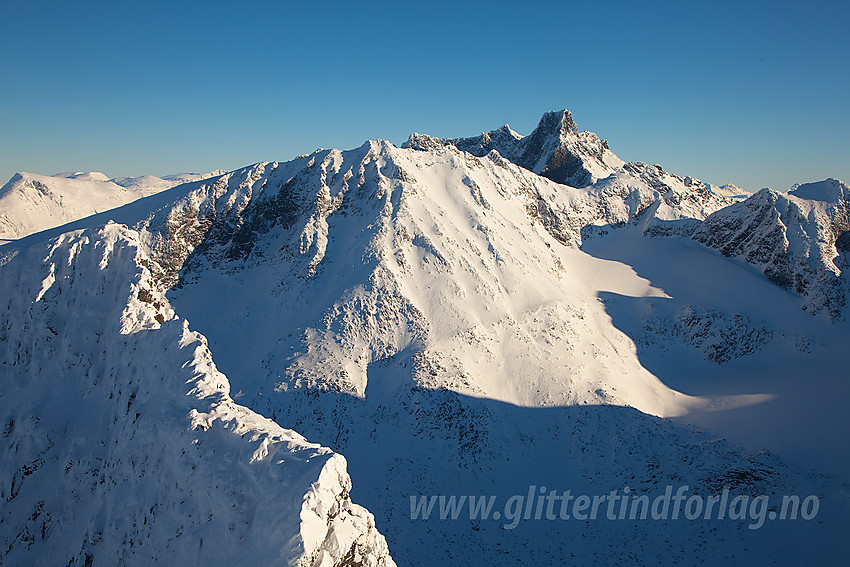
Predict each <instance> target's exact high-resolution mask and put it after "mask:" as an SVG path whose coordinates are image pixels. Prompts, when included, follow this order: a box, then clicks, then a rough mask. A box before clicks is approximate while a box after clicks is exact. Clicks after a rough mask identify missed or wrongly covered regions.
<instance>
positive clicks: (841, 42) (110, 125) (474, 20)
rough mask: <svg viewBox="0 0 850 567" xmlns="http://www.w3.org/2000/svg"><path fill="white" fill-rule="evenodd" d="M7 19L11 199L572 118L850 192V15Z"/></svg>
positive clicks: (197, 14) (628, 144)
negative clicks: (92, 176)
mask: <svg viewBox="0 0 850 567" xmlns="http://www.w3.org/2000/svg"><path fill="white" fill-rule="evenodd" d="M0 22H2V24H0V26H2V27H1V28H0V177H2V181H0V183H2V182H4V181H5V180H6V179H8V178H9V177H10V176H11V175H12V174H13V173H14V172H16V171H30V172H35V173H44V174H52V173H56V172H59V171H69V170H72V171H83V170H98V171H103V172H104V173H106V174H107V175H109V176H111V177H118V176H129V175H141V174H144V173H150V174H154V175H164V174H167V173H176V172H185V171H194V172H203V171H208V170H213V169H218V168H222V169H235V168H237V167H241V166H243V165H248V164H250V163H254V162H257V161H270V160H279V161H283V160H287V159H290V158H292V157H294V156H296V155H298V154H302V153H307V152H310V151H312V150H314V149H316V148H318V147H325V148H330V147H336V148H341V149H347V148H352V147H357V146H359V145H361V144H362V143H363V142H364V141H365V140H367V139H374V138H383V139H388V140H390V141H392V142H394V143H396V144H401V143H402V142H403V141H404V140H405V139H406V138H407V135H408V134H409V133H410V132H411V131H418V132H423V133H428V134H432V135H437V136H452V137H455V136H469V135H475V134H478V133H480V132H482V131H484V130H491V129H494V128H496V127H498V126H500V125H502V124H505V123H509V124H510V125H511V127H513V128H514V130H517V131H518V132H520V133H523V134H528V133H530V132H531V130H532V129H533V128H534V126H535V125H536V124H537V120H538V119H539V117H540V115H541V114H542V113H543V112H544V111H546V110H558V109H561V108H568V109H570V110H571V111H572V112H573V116H574V118H575V119H576V121H577V123H578V125H579V128H581V129H583V130H591V131H594V132H596V133H597V134H599V135H600V137H603V138H607V139H608V140H609V143H610V145H611V148H612V149H613V150H614V152H616V153H617V154H618V155H619V156H620V157H622V158H623V159H625V160H627V161H645V162H649V163H660V164H661V165H663V166H664V167H665V168H666V169H668V170H669V171H672V172H675V173H679V174H682V175H692V176H695V177H698V178H700V179H703V180H705V181H710V182H712V183H717V184H723V183H730V182H731V183H735V184H738V185H740V186H742V187H744V188H746V189H750V190H755V189H759V188H760V187H764V186H770V187H773V188H776V189H787V188H788V186H790V185H791V184H792V183H795V182H801V181H813V180H820V179H823V178H826V177H838V178H841V179H844V180H845V181H848V182H850V137H848V134H850V111H848V101H850V38H848V24H850V3H848V2H846V1H821V0H812V1H810V2H784V1H781V0H778V1H777V0H772V1H760V0H759V1H749V2H748V1H743V0H738V1H734V2H729V1H726V0H716V1H712V2H696V3H692V2H686V1H684V0H682V1H677V2H651V1H649V2H606V1H596V2H589V1H586V0H585V1H583V2H551V3H546V2H539V3H538V2H531V1H525V2H522V1H516V0H514V1H511V2H463V1H461V0H454V1H450V2H443V1H421V2H415V3H413V2H410V3H409V2H403V1H397V2H368V1H365V2H356V1H348V2H334V1H322V2H307V1H290V2H286V1H280V2H257V1H251V0H243V1H241V2H237V1H226V2H225V1H216V0H206V1H203V2H193V1H180V0H171V1H169V2H160V1H144V2H116V1H115V0H112V1H110V2H99V1H88V2H87V1H82V2H67V1H51V2H45V1H40V0H27V1H23V0H12V1H8V2H3V3H2V7H0Z"/></svg>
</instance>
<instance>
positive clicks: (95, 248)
mask: <svg viewBox="0 0 850 567" xmlns="http://www.w3.org/2000/svg"><path fill="white" fill-rule="evenodd" d="M150 265H151V260H150V258H149V257H148V256H147V255H146V253H145V251H144V246H143V244H142V243H141V241H140V239H139V234H138V233H137V232H135V231H132V230H129V229H127V228H126V227H123V226H121V225H116V224H108V225H106V226H105V227H103V228H101V229H91V230H86V231H77V232H69V233H66V234H64V235H62V236H60V237H58V238H54V239H52V240H50V241H49V242H46V243H39V244H37V245H33V246H32V247H30V248H29V249H25V250H23V251H22V252H21V253H20V254H19V255H17V256H16V257H15V258H14V259H12V260H11V261H10V262H9V263H7V264H6V265H5V266H3V268H2V270H0V288H2V289H4V290H7V291H8V290H12V289H15V290H17V292H16V293H7V294H6V301H4V303H5V304H6V305H4V309H2V310H0V348H1V349H2V350H0V371H1V372H2V379H3V389H2V393H0V415H2V416H3V434H2V443H0V455H2V457H0V469H2V478H3V479H4V481H3V484H2V485H0V499H2V501H3V505H2V508H0V526H2V529H0V540H1V543H2V545H0V550H2V556H0V558H2V562H3V563H4V564H9V565H23V564H44V565H47V564H51V565H59V564H61V565H91V564H95V565H97V564H112V565H117V564H122V565H149V564H151V563H154V562H164V561H167V562H168V563H179V564H197V563H202V562H203V563H206V562H212V563H214V564H228V565H230V564H233V565H257V564H261V565H271V564H288V565H295V564H298V565H340V564H355V563H356V564H358V565H359V564H363V565H393V562H392V560H391V559H390V558H389V556H388V554H387V548H386V544H385V542H384V539H383V537H381V535H380V534H378V533H377V531H376V530H375V527H374V519H373V517H372V515H371V514H369V513H368V512H367V511H366V510H365V509H363V508H361V507H359V506H357V505H355V504H352V503H351V501H350V500H349V498H348V491H349V490H350V488H351V484H350V480H349V477H348V474H347V472H346V462H345V460H344V459H343V458H342V457H341V456H340V455H337V454H334V453H333V452H331V451H330V450H328V449H326V448H323V447H321V446H319V445H316V444H313V443H308V442H307V441H306V440H305V439H304V438H303V437H301V436H300V435H298V434H297V433H295V432H293V431H290V430H286V429H283V428H281V427H280V426H278V425H277V424H275V423H274V422H272V421H270V420H268V419H266V418H264V417H262V416H260V415H258V414H256V413H254V412H252V411H251V410H249V409H247V408H245V407H244V406H241V405H238V404H237V403H235V402H234V401H233V399H232V398H231V397H230V385H229V383H228V381H227V379H226V378H225V376H224V375H223V374H221V373H220V372H219V371H218V370H217V369H216V366H215V364H214V362H213V360H212V357H211V353H210V351H209V348H208V347H207V343H206V340H205V338H204V337H203V336H202V335H199V334H198V333H195V332H193V331H190V330H189V325H188V322H187V321H186V320H185V319H182V318H180V317H178V316H177V315H176V314H175V313H174V310H173V309H172V308H171V306H170V305H169V303H168V301H167V299H165V297H164V296H163V294H162V292H161V291H160V290H158V289H157V288H156V286H155V285H154V283H153V281H152V279H151V276H150V272H149V270H148V269H147V266H150Z"/></svg>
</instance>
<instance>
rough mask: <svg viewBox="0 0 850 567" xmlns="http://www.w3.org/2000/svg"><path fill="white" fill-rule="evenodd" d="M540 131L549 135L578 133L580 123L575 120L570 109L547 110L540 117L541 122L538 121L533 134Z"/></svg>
mask: <svg viewBox="0 0 850 567" xmlns="http://www.w3.org/2000/svg"><path fill="white" fill-rule="evenodd" d="M538 131H540V133H541V134H542V133H545V134H547V135H559V136H560V135H563V134H573V135H577V134H578V125H577V124H576V122H575V120H573V115H572V113H571V112H570V111H569V110H567V109H564V110H555V111H549V112H546V113H544V114H543V116H542V117H540V122H538V124H537V128H535V129H534V132H532V133H531V135H532V136H533V135H534V134H536V133H537V132H538Z"/></svg>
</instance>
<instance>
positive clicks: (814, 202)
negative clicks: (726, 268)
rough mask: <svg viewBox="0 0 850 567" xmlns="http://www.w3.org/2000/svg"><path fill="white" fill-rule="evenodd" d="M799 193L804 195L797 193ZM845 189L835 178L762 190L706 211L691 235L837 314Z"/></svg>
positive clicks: (842, 299)
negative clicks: (786, 190) (781, 190)
mask: <svg viewBox="0 0 850 567" xmlns="http://www.w3.org/2000/svg"><path fill="white" fill-rule="evenodd" d="M801 195H802V196H804V197H805V198H804V197H801ZM848 195H850V193H849V192H848V190H847V186H846V185H845V184H843V183H841V182H840V181H837V180H827V181H824V182H820V183H814V184H807V185H802V186H800V187H798V188H796V189H795V190H793V191H791V192H789V193H787V194H782V193H778V192H776V191H772V190H770V189H762V190H761V191H759V192H758V193H756V194H755V195H753V196H751V197H750V198H748V199H747V200H745V201H742V202H740V203H736V204H734V205H731V206H729V207H727V208H724V209H722V210H720V211H717V212H715V213H713V214H712V215H710V216H709V217H708V218H706V219H705V221H704V222H702V223H701V224H700V225H699V226H698V228H697V229H696V230H695V231H694V233H693V236H692V238H693V239H694V240H696V241H697V242H701V243H703V244H705V245H706V246H709V247H711V248H714V249H716V250H718V251H719V252H720V253H721V254H723V255H724V256H727V257H730V258H739V259H741V260H743V261H745V262H747V263H749V264H752V265H753V266H755V267H757V268H758V269H759V270H761V271H762V272H763V273H764V275H765V276H766V277H767V278H768V279H769V280H771V281H772V282H774V283H776V284H777V285H780V286H782V287H785V288H787V289H789V290H791V291H793V292H795V293H797V294H799V295H801V296H803V298H804V299H805V304H804V308H805V309H807V310H810V311H811V312H812V313H819V312H821V311H825V312H826V313H828V315H829V316H830V317H831V318H833V319H837V318H840V317H841V316H842V313H843V311H844V308H845V305H846V296H847V292H848V283H847V278H846V276H844V275H843V274H844V273H846V269H847V259H846V254H845V252H844V250H845V248H844V247H846V246H847V241H848V237H847V236H846V235H847V230H848V225H849V224H850V223H848V211H850V198H848Z"/></svg>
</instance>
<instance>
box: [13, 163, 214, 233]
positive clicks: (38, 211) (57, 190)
mask: <svg viewBox="0 0 850 567" xmlns="http://www.w3.org/2000/svg"><path fill="white" fill-rule="evenodd" d="M222 173H224V172H223V171H217V172H212V173H208V174H196V173H181V174H176V175H169V176H166V177H163V178H160V177H155V176H153V175H144V176H142V177H122V178H118V179H109V178H108V177H107V176H106V175H104V174H103V173H100V172H99V171H78V172H67V173H57V174H56V175H52V176H48V175H37V174H34V173H16V174H15V175H14V176H12V178H11V179H10V180H9V182H8V183H6V185H4V186H3V187H2V188H0V241H2V240H15V239H18V238H23V237H24V236H27V235H28V234H32V233H34V232H39V231H41V230H45V229H48V228H52V227H55V226H60V225H63V224H66V223H68V222H71V221H75V220H77V219H81V218H83V217H87V216H89V215H93V214H97V213H99V212H102V211H107V210H109V209H114V208H115V207H120V206H121V205H124V204H127V203H129V202H131V201H135V200H136V199H139V198H141V197H146V196H148V195H152V194H154V193H158V192H160V191H164V190H166V189H169V188H171V187H174V186H175V185H180V184H182V183H188V182H191V181H197V180H200V179H207V178H209V177H213V176H215V175H220V174H222Z"/></svg>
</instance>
